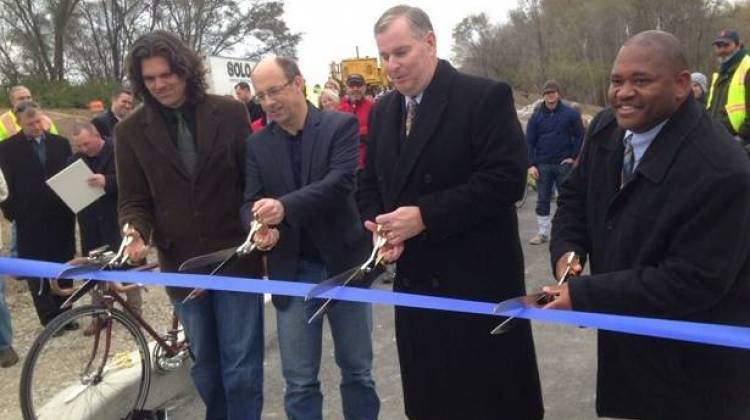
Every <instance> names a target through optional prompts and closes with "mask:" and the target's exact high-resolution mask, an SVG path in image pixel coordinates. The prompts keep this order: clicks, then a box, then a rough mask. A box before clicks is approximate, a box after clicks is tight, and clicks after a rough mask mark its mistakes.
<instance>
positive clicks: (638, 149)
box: [623, 120, 669, 170]
mask: <svg viewBox="0 0 750 420" xmlns="http://www.w3.org/2000/svg"><path fill="white" fill-rule="evenodd" d="M667 121H669V120H664V121H662V122H660V123H659V124H657V125H656V127H654V128H652V129H650V130H648V131H644V132H643V133H634V132H632V131H630V130H625V137H623V139H625V138H627V137H628V136H629V135H631V134H632V135H633V138H632V139H631V140H630V143H631V144H632V145H633V157H634V158H635V162H634V164H633V170H635V168H637V167H638V164H639V163H640V162H641V158H642V157H643V154H644V153H646V150H647V149H648V146H650V145H651V142H653V141H654V139H655V138H656V136H657V135H659V132H660V131H661V129H662V128H664V125H665V124H666V123H667Z"/></svg>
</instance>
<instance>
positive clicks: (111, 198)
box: [70, 139, 121, 255]
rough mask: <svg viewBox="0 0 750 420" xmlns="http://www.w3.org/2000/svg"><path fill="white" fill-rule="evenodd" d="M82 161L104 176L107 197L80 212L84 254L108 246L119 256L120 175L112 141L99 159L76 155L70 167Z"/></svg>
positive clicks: (105, 142) (108, 142)
mask: <svg viewBox="0 0 750 420" xmlns="http://www.w3.org/2000/svg"><path fill="white" fill-rule="evenodd" d="M78 159H83V161H84V162H86V164H87V165H88V166H89V168H90V169H91V171H92V172H94V173H96V174H101V175H104V180H105V181H104V195H103V196H101V197H99V199H97V200H96V201H94V202H93V203H91V204H90V205H89V206H87V207H86V208H84V209H83V210H81V211H80V212H78V226H79V228H80V233H81V253H82V254H83V255H88V253H89V251H91V250H92V249H95V248H98V247H100V246H102V245H109V250H110V251H113V252H117V249H118V247H119V246H120V241H121V236H120V229H119V226H118V224H117V173H116V172H115V157H114V146H113V144H112V141H111V140H110V139H106V140H105V141H104V146H103V147H102V150H101V151H100V152H99V155H98V156H97V157H96V158H90V157H88V156H85V155H83V154H81V153H76V154H74V155H73V157H72V158H71V159H70V161H71V163H72V162H75V161H76V160H78Z"/></svg>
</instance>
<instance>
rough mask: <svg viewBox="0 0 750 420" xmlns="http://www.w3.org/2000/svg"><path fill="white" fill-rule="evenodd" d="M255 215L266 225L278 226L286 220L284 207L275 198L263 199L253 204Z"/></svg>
mask: <svg viewBox="0 0 750 420" xmlns="http://www.w3.org/2000/svg"><path fill="white" fill-rule="evenodd" d="M252 212H253V214H254V215H255V218H256V220H257V221H258V222H260V223H262V224H264V225H271V226H273V225H278V224H279V223H281V221H282V220H284V205H283V204H281V201H279V200H276V199H273V198H261V199H260V200H258V201H256V202H255V204H253V210H252Z"/></svg>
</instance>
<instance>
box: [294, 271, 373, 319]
mask: <svg viewBox="0 0 750 420" xmlns="http://www.w3.org/2000/svg"><path fill="white" fill-rule="evenodd" d="M363 275H364V270H362V269H357V271H355V272H354V273H352V274H351V275H350V276H349V278H347V279H346V281H344V282H343V283H341V284H340V286H347V285H349V283H356V282H357V281H359V278H361V277H362V276H363ZM333 300H334V298H332V297H331V298H328V299H326V301H325V302H323V304H322V305H320V307H319V308H318V310H317V311H315V313H314V314H312V316H311V317H310V319H308V320H307V323H308V324H312V323H313V321H315V320H316V319H317V318H318V317H319V316H321V315H323V314H324V313H325V311H326V308H328V306H330V305H331V303H332V302H333Z"/></svg>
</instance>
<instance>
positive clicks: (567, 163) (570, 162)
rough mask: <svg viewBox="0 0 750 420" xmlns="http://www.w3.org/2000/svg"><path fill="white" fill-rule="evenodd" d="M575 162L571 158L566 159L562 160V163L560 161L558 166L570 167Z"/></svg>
mask: <svg viewBox="0 0 750 420" xmlns="http://www.w3.org/2000/svg"><path fill="white" fill-rule="evenodd" d="M575 162H576V161H575V159H573V158H566V159H563V161H562V162H560V165H572V164H574V163H575Z"/></svg>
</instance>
